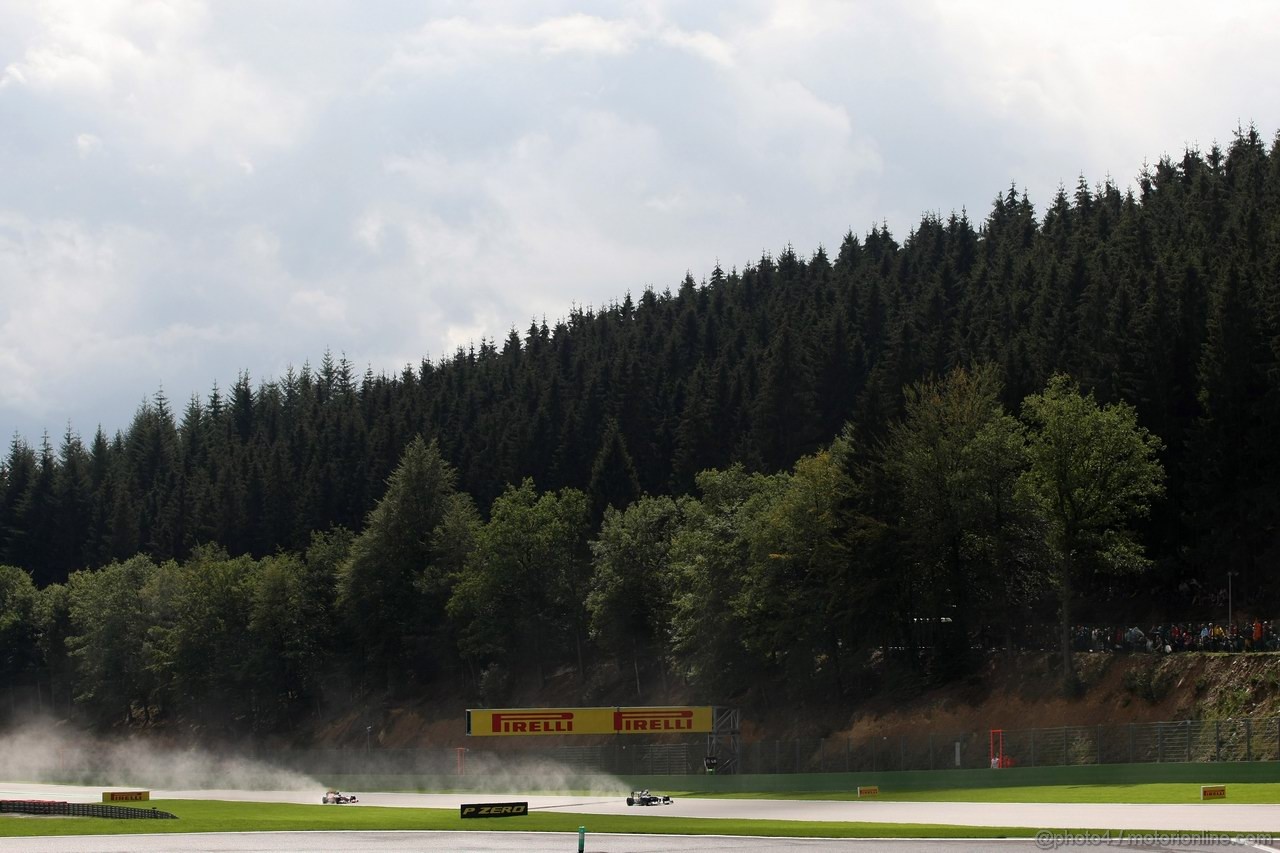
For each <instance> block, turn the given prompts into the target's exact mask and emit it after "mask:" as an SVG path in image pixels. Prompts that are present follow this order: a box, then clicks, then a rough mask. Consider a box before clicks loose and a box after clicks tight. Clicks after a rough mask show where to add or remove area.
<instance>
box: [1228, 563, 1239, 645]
mask: <svg viewBox="0 0 1280 853" xmlns="http://www.w3.org/2000/svg"><path fill="white" fill-rule="evenodd" d="M1237 574H1239V573H1238V572H1227V630H1228V634H1229V633H1230V629H1231V625H1232V622H1233V620H1234V619H1235V610H1234V609H1233V607H1232V605H1233V603H1234V602H1233V601H1232V599H1231V596H1232V588H1231V579H1232V578H1234V577H1235V576H1236V575H1237ZM1229 639H1230V636H1228V640H1229Z"/></svg>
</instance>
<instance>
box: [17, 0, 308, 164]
mask: <svg viewBox="0 0 1280 853" xmlns="http://www.w3.org/2000/svg"><path fill="white" fill-rule="evenodd" d="M28 16H29V17H28V19H27V21H26V23H27V24H28V26H29V27H31V29H32V30H33V31H34V32H33V34H32V35H31V36H30V38H29V40H28V42H27V43H26V45H25V46H24V48H23V50H22V55H21V57H20V58H19V59H17V60H16V61H14V62H11V63H9V64H8V65H7V66H6V67H5V69H4V72H3V75H2V76H0V87H4V88H14V87H22V88H25V89H28V90H30V91H32V92H33V93H36V94H38V95H41V96H44V97H54V98H60V99H64V100H66V101H67V102H69V103H72V104H74V108H75V109H76V110H77V111H78V112H80V113H81V114H82V115H92V116H95V117H96V118H97V119H98V120H99V121H100V122H101V123H102V124H103V126H111V127H113V128H115V129H116V130H117V132H118V135H119V136H120V137H121V138H124V139H128V140H129V142H130V144H131V145H134V146H139V147H141V148H143V149H145V150H148V151H153V152H159V153H163V154H171V155H172V154H176V155H191V154H193V153H201V154H204V155H209V154H214V155H222V154H227V156H230V157H231V158H232V159H233V160H235V159H240V158H243V156H244V152H247V151H253V150H257V149H259V148H264V147H265V148H278V147H281V146H285V145H288V144H289V143H291V142H292V141H293V140H294V139H296V136H297V134H298V133H299V131H300V129H301V128H302V126H303V124H304V121H305V113H306V108H305V104H304V103H303V99H301V98H299V97H297V96H295V95H294V94H292V93H291V92H289V91H286V90H284V89H282V88H280V87H278V86H273V84H272V82H271V81H270V80H269V79H267V78H266V77H264V76H263V75H261V74H259V73H257V72H255V70H254V69H253V68H252V67H251V65H250V64H249V63H248V62H246V61H245V60H244V59H243V58H239V57H237V56H236V51H235V48H234V46H229V47H230V50H227V49H225V46H222V45H219V44H217V43H216V41H213V40H211V33H210V25H211V24H210V17H211V13H210V10H209V8H208V7H207V6H206V5H205V4H204V3H202V2H196V0H167V2H159V0H152V2H132V0H95V2H93V3H82V2H78V0H51V2H45V3H41V4H39V5H33V6H32V7H31V9H30V10H29V11H28ZM228 152H229V154H228Z"/></svg>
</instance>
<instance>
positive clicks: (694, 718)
mask: <svg viewBox="0 0 1280 853" xmlns="http://www.w3.org/2000/svg"><path fill="white" fill-rule="evenodd" d="M712 717H713V715H712V712H711V707H710V706H697V707H661V708H652V707H650V708H488V709H471V710H468V711H467V734H469V735H473V736H476V737H481V736H484V737H511V736H517V735H654V734H680V733H685V734H706V733H709V732H710V731H711V729H712Z"/></svg>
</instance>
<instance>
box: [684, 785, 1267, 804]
mask: <svg viewBox="0 0 1280 853" xmlns="http://www.w3.org/2000/svg"><path fill="white" fill-rule="evenodd" d="M1204 784H1205V785H1212V784H1216V783H1215V782H1214V781H1213V780H1212V779H1207V780H1206V781H1205V782H1204ZM681 796H686V797H713V798H731V799H752V800H765V799H768V800H773V799H777V800H856V799H858V794H857V792H856V791H810V792H805V791H762V792H753V793H736V792H735V793H711V792H697V791H685V792H682V794H681ZM877 799H881V800H897V801H904V802H918V803H927V802H933V803H1170V804H1177V803H1199V802H1200V785H1198V784H1195V783H1191V782H1159V783H1148V784H1139V785H1035V786H1024V787H1010V788H935V789H928V790H917V791H910V790H908V791H894V790H886V789H885V788H883V787H882V788H881V789H880V796H879V797H878V798H877ZM1218 802H1228V803H1267V804H1270V803H1280V782H1233V783H1228V784H1227V799H1226V800H1225V801H1218Z"/></svg>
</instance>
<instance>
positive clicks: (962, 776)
mask: <svg viewBox="0 0 1280 853" xmlns="http://www.w3.org/2000/svg"><path fill="white" fill-rule="evenodd" d="M624 778H625V780H626V781H627V782H628V784H630V785H631V786H633V787H636V788H649V789H650V790H654V791H707V792H715V793H730V792H734V793H736V792H753V791H765V792H768V791H852V790H854V789H856V788H857V786H859V785H879V786H880V788H881V789H883V790H884V791H885V792H889V791H895V790H896V791H910V790H933V789H939V788H1011V787H1015V786H1022V785H1139V784H1144V783H1150V782H1195V783H1197V784H1203V785H1213V784H1218V783H1225V782H1280V762H1277V761H1252V762H1221V763H1188V764H1184V763H1165V764H1101V765H1098V764H1095V765H1089V766H1079V767H1010V768H1005V769H1001V770H899V771H884V772H880V773H777V774H774V773H768V774H763V773H762V774H743V775H740V776H732V775H730V776H634V777H631V776H628V777H624Z"/></svg>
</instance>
